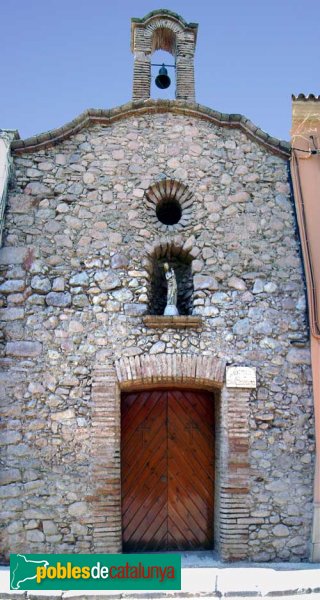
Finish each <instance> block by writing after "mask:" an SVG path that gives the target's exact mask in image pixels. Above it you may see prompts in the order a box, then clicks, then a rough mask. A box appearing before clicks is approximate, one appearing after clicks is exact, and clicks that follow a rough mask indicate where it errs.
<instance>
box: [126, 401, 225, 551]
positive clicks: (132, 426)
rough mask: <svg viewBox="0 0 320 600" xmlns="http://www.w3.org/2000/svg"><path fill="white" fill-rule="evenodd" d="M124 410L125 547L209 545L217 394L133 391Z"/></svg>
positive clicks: (199, 546)
mask: <svg viewBox="0 0 320 600" xmlns="http://www.w3.org/2000/svg"><path fill="white" fill-rule="evenodd" d="M121 411H122V417H121V426H122V432H121V434H122V443H121V468H122V529H123V550H124V551H129V552H130V551H131V552H139V551H157V550H199V549H205V548H212V547H213V479H214V444H213V428H214V403H213V397H212V395H211V394H209V393H207V392H198V391H186V390H170V391H167V390H152V391H144V392H134V393H129V394H123V397H122V407H121Z"/></svg>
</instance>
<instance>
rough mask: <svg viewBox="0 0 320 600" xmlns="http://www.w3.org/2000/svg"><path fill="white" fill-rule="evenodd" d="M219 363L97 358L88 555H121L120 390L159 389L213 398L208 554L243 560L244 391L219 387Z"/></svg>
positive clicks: (180, 357)
mask: <svg viewBox="0 0 320 600" xmlns="http://www.w3.org/2000/svg"><path fill="white" fill-rule="evenodd" d="M224 372H225V361H224V360H223V359H220V358H215V357H211V356H201V355H191V354H178V353H176V354H157V355H156V356H155V355H149V354H141V355H136V356H131V357H122V358H120V359H119V360H116V361H115V363H111V362H109V363H107V361H104V360H102V359H100V362H99V364H97V365H96V368H95V370H94V372H93V378H92V404H93V405H92V430H93V437H92V455H91V478H90V479H91V489H90V492H89V494H88V497H87V498H86V500H87V501H88V502H89V503H90V504H91V508H92V511H91V514H92V527H93V540H94V552H97V553H100V552H105V551H108V552H121V551H122V523H121V456H120V447H121V421H120V417H121V414H120V412H121V392H122V391H132V390H135V389H136V390H138V389H139V390H143V389H156V388H157V387H158V388H160V387H161V388H163V387H168V388H170V387H176V388H189V389H190V388H192V389H199V390H201V389H203V390H210V391H212V392H216V394H217V395H219V396H220V401H219V402H217V410H216V422H217V426H216V453H217V460H216V482H217V485H216V492H215V519H214V530H215V550H216V551H218V552H219V554H220V557H221V558H222V559H224V560H241V559H245V558H247V557H248V537H249V536H248V534H249V525H250V519H249V516H250V512H249V511H250V507H249V464H248V461H249V459H248V451H249V397H250V391H251V390H250V389H239V388H227V387H226V385H225V383H224Z"/></svg>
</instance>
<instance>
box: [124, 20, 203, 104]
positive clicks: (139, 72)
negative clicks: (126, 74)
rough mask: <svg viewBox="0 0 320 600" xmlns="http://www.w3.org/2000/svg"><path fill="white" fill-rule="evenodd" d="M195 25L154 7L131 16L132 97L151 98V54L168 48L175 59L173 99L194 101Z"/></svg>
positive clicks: (136, 98)
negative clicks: (140, 16)
mask: <svg viewBox="0 0 320 600" xmlns="http://www.w3.org/2000/svg"><path fill="white" fill-rule="evenodd" d="M197 30H198V25H197V24H196V23H186V22H185V21H184V19H183V18H182V17H180V16H179V15H177V14H175V13H173V12H171V11H169V10H155V11H153V12H151V13H149V14H148V15H146V16H145V17H144V18H143V19H136V18H133V19H131V50H132V52H133V54H134V70H133V95H132V99H133V100H146V99H147V98H150V87H151V55H152V54H153V52H155V50H165V51H167V52H170V54H172V56H173V57H174V58H175V62H176V99H177V100H187V101H188V102H194V101H195V88H194V51H195V46H196V39H197Z"/></svg>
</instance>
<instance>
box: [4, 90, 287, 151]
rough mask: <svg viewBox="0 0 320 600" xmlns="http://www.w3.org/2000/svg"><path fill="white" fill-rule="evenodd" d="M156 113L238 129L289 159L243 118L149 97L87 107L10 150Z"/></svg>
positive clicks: (56, 141)
mask: <svg viewBox="0 0 320 600" xmlns="http://www.w3.org/2000/svg"><path fill="white" fill-rule="evenodd" d="M159 113H172V114H178V115H187V116H190V117H194V118H196V119H204V120H206V121H210V122H212V123H215V124H216V125H220V126H221V127H229V128H236V129H240V130H241V131H243V132H244V133H246V134H247V135H248V137H250V138H251V139H253V140H255V141H256V142H258V143H260V144H261V145H262V146H264V147H265V148H266V149H267V150H269V151H270V152H272V153H274V154H278V155H279V156H282V158H285V159H287V158H289V156H290V144H289V142H286V141H283V140H278V139H277V138H275V137H272V136H270V135H268V134H267V133H266V132H265V131H263V130H262V129H260V128H259V127H257V126H256V125H254V123H252V122H251V121H250V120H249V119H247V118H246V117H244V116H243V115H240V114H227V113H220V112H218V111H216V110H212V109H211V108H207V107H206V106H202V105H201V104H196V103H191V102H185V101H184V100H152V99H150V98H149V99H148V100H141V101H134V102H128V103H127V104H123V105H122V106H117V107H115V108H112V109H95V108H89V109H88V110H86V111H85V112H83V113H81V114H80V115H79V116H78V117H76V118H75V119H73V121H70V122H69V123H66V125H63V126H62V127H58V128H57V129H51V131H47V132H45V133H41V134H40V135H35V136H32V137H29V138H26V139H25V140H20V139H19V140H13V141H12V143H11V150H12V152H13V153H14V154H23V153H25V152H37V151H38V150H42V149H44V148H49V147H50V146H54V145H57V144H59V143H61V142H62V141H63V140H66V139H67V138H69V137H70V136H71V135H73V134H75V133H78V132H79V131H81V129H83V128H84V127H87V126H89V125H93V124H96V123H101V124H104V125H109V126H110V125H112V124H113V123H115V122H117V121H120V120H122V119H128V118H130V117H132V116H138V115H140V114H159Z"/></svg>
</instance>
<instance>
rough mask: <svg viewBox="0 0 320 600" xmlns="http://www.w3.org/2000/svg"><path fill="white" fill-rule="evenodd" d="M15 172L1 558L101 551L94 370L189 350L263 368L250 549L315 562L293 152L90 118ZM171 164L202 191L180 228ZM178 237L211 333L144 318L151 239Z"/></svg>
mask: <svg viewBox="0 0 320 600" xmlns="http://www.w3.org/2000/svg"><path fill="white" fill-rule="evenodd" d="M15 168H16V184H15V189H14V190H12V191H11V193H10V196H9V199H8V210H7V215H6V230H5V237H4V246H5V248H3V249H2V251H1V261H2V267H1V268H2V270H1V284H0V285H1V287H0V292H1V303H2V308H1V311H0V318H1V321H2V326H3V334H4V339H3V346H2V348H3V352H2V358H1V368H2V374H1V381H2V383H3V385H2V386H1V392H0V393H1V409H2V415H3V427H4V429H3V431H2V435H1V443H2V444H3V448H2V453H1V461H2V466H3V469H2V475H1V482H2V483H3V485H2V487H1V488H0V493H1V502H2V508H1V518H2V524H3V538H2V539H3V554H4V555H5V556H6V557H7V556H8V553H9V551H11V552H18V551H22V550H24V551H25V549H26V548H28V551H30V552H42V551H44V550H46V551H48V552H86V551H88V552H89V551H94V549H95V543H94V539H93V535H92V520H93V516H92V504H91V500H90V492H91V489H92V482H91V471H90V469H91V452H92V429H91V426H90V423H91V408H92V405H91V375H92V370H93V367H94V365H95V364H97V362H98V363H99V360H102V357H103V361H104V365H105V367H106V368H107V369H109V370H110V373H111V372H112V369H113V365H114V361H115V360H116V359H119V358H120V357H122V356H127V357H128V356H129V357H130V356H135V355H139V354H144V353H150V354H151V355H153V354H154V355H156V354H157V353H168V354H174V353H175V352H179V353H188V354H195V355H198V354H202V355H204V356H209V357H210V356H214V357H217V358H223V359H226V360H227V361H228V363H230V364H233V365H247V366H255V367H257V377H258V387H257V390H256V392H255V391H253V392H252V394H251V403H250V442H249V454H250V464H251V467H250V495H249V501H250V517H249V532H250V536H249V546H248V554H249V558H252V559H255V560H275V559H279V560H300V559H301V560H303V559H307V557H308V542H309V539H310V528H311V504H312V480H313V454H314V440H313V414H312V392H311V387H310V386H311V375H310V357H309V349H308V347H296V346H295V345H293V344H291V342H292V341H294V340H296V339H303V338H306V336H307V325H306V312H305V296H304V284H303V273H302V267H301V259H300V255H299V243H298V239H297V237H296V234H295V222H294V214H293V205H292V201H291V199H290V193H289V186H288V182H287V165H286V161H285V160H283V159H282V158H280V157H278V156H276V155H274V154H271V153H270V152H268V151H267V150H266V149H265V148H263V147H262V146H261V145H258V144H257V143H256V142H253V141H250V140H249V139H248V138H247V137H246V135H245V134H244V133H242V132H241V131H239V130H238V129H234V130H231V129H224V128H220V127H217V126H215V125H214V124H212V123H209V122H206V121H204V120H202V121H200V120H197V119H196V118H193V117H187V116H186V117H184V116H178V115H172V114H170V113H168V114H161V115H153V116H152V115H144V116H137V117H136V116H132V117H131V118H128V119H125V120H120V121H119V122H118V123H115V124H113V125H112V126H111V127H104V126H102V125H96V126H93V127H91V128H89V129H87V130H82V131H81V132H80V133H77V134H76V135H74V136H72V137H71V138H69V139H67V140H65V141H64V142H62V143H61V144H59V145H57V146H54V147H52V148H48V149H46V150H41V151H38V152H33V153H30V154H27V153H26V154H22V155H19V156H16V157H15ZM164 176H167V177H169V178H172V179H176V180H180V181H182V182H183V184H185V185H187V186H188V188H189V189H190V190H191V192H192V194H193V199H194V200H193V212H192V219H191V220H189V221H188V223H189V224H187V225H186V227H185V228H184V229H183V231H182V232H179V234H177V233H176V232H175V231H174V230H173V231H172V232H171V233H168V234H166V236H165V234H164V233H162V232H161V228H159V227H158V226H157V225H156V224H155V223H152V222H151V221H150V218H149V212H148V210H149V209H147V208H146V207H145V200H144V193H145V190H146V189H148V187H149V186H150V185H151V184H153V183H154V182H155V181H156V180H157V179H158V178H161V177H164ZM164 237H165V238H166V239H167V240H170V239H172V238H173V239H174V240H175V243H176V244H181V245H183V246H184V248H185V250H188V252H190V253H191V258H192V259H193V260H192V269H193V274H194V287H195V292H194V309H193V313H194V314H198V315H202V317H203V325H202V329H200V330H198V331H197V330H191V329H190V330H188V329H184V330H179V329H175V330H173V329H166V330H160V329H158V330H157V329H156V330H155V329H148V328H146V327H145V326H144V324H143V321H142V315H143V314H144V313H147V311H148V292H149V289H150V281H149V273H148V271H147V270H146V269H147V266H148V264H150V262H152V261H151V259H150V260H149V258H148V252H149V251H150V248H151V247H152V244H155V245H156V246H157V245H159V244H160V241H159V240H162V241H163V247H164V244H165V243H166V241H164V240H163V238H164ZM99 357H100V358H99ZM116 410H118V411H119V407H118V408H116ZM110 419H111V418H110ZM115 419H117V415H115V413H114V412H113V416H112V419H111V420H110V423H111V424H109V425H108V420H107V419H106V422H105V423H104V426H103V428H101V432H100V435H101V436H105V440H106V444H109V443H110V444H111V443H112V441H113V440H114V438H118V436H119V428H118V427H117V428H115V427H114V423H115ZM106 510H107V508H106ZM111 514H113V513H112V512H111ZM110 518H111V521H112V518H113V517H112V516H111V517H110ZM115 519H116V517H115ZM111 526H112V522H111ZM101 535H103V531H101ZM108 550H111V548H105V551H108Z"/></svg>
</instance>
